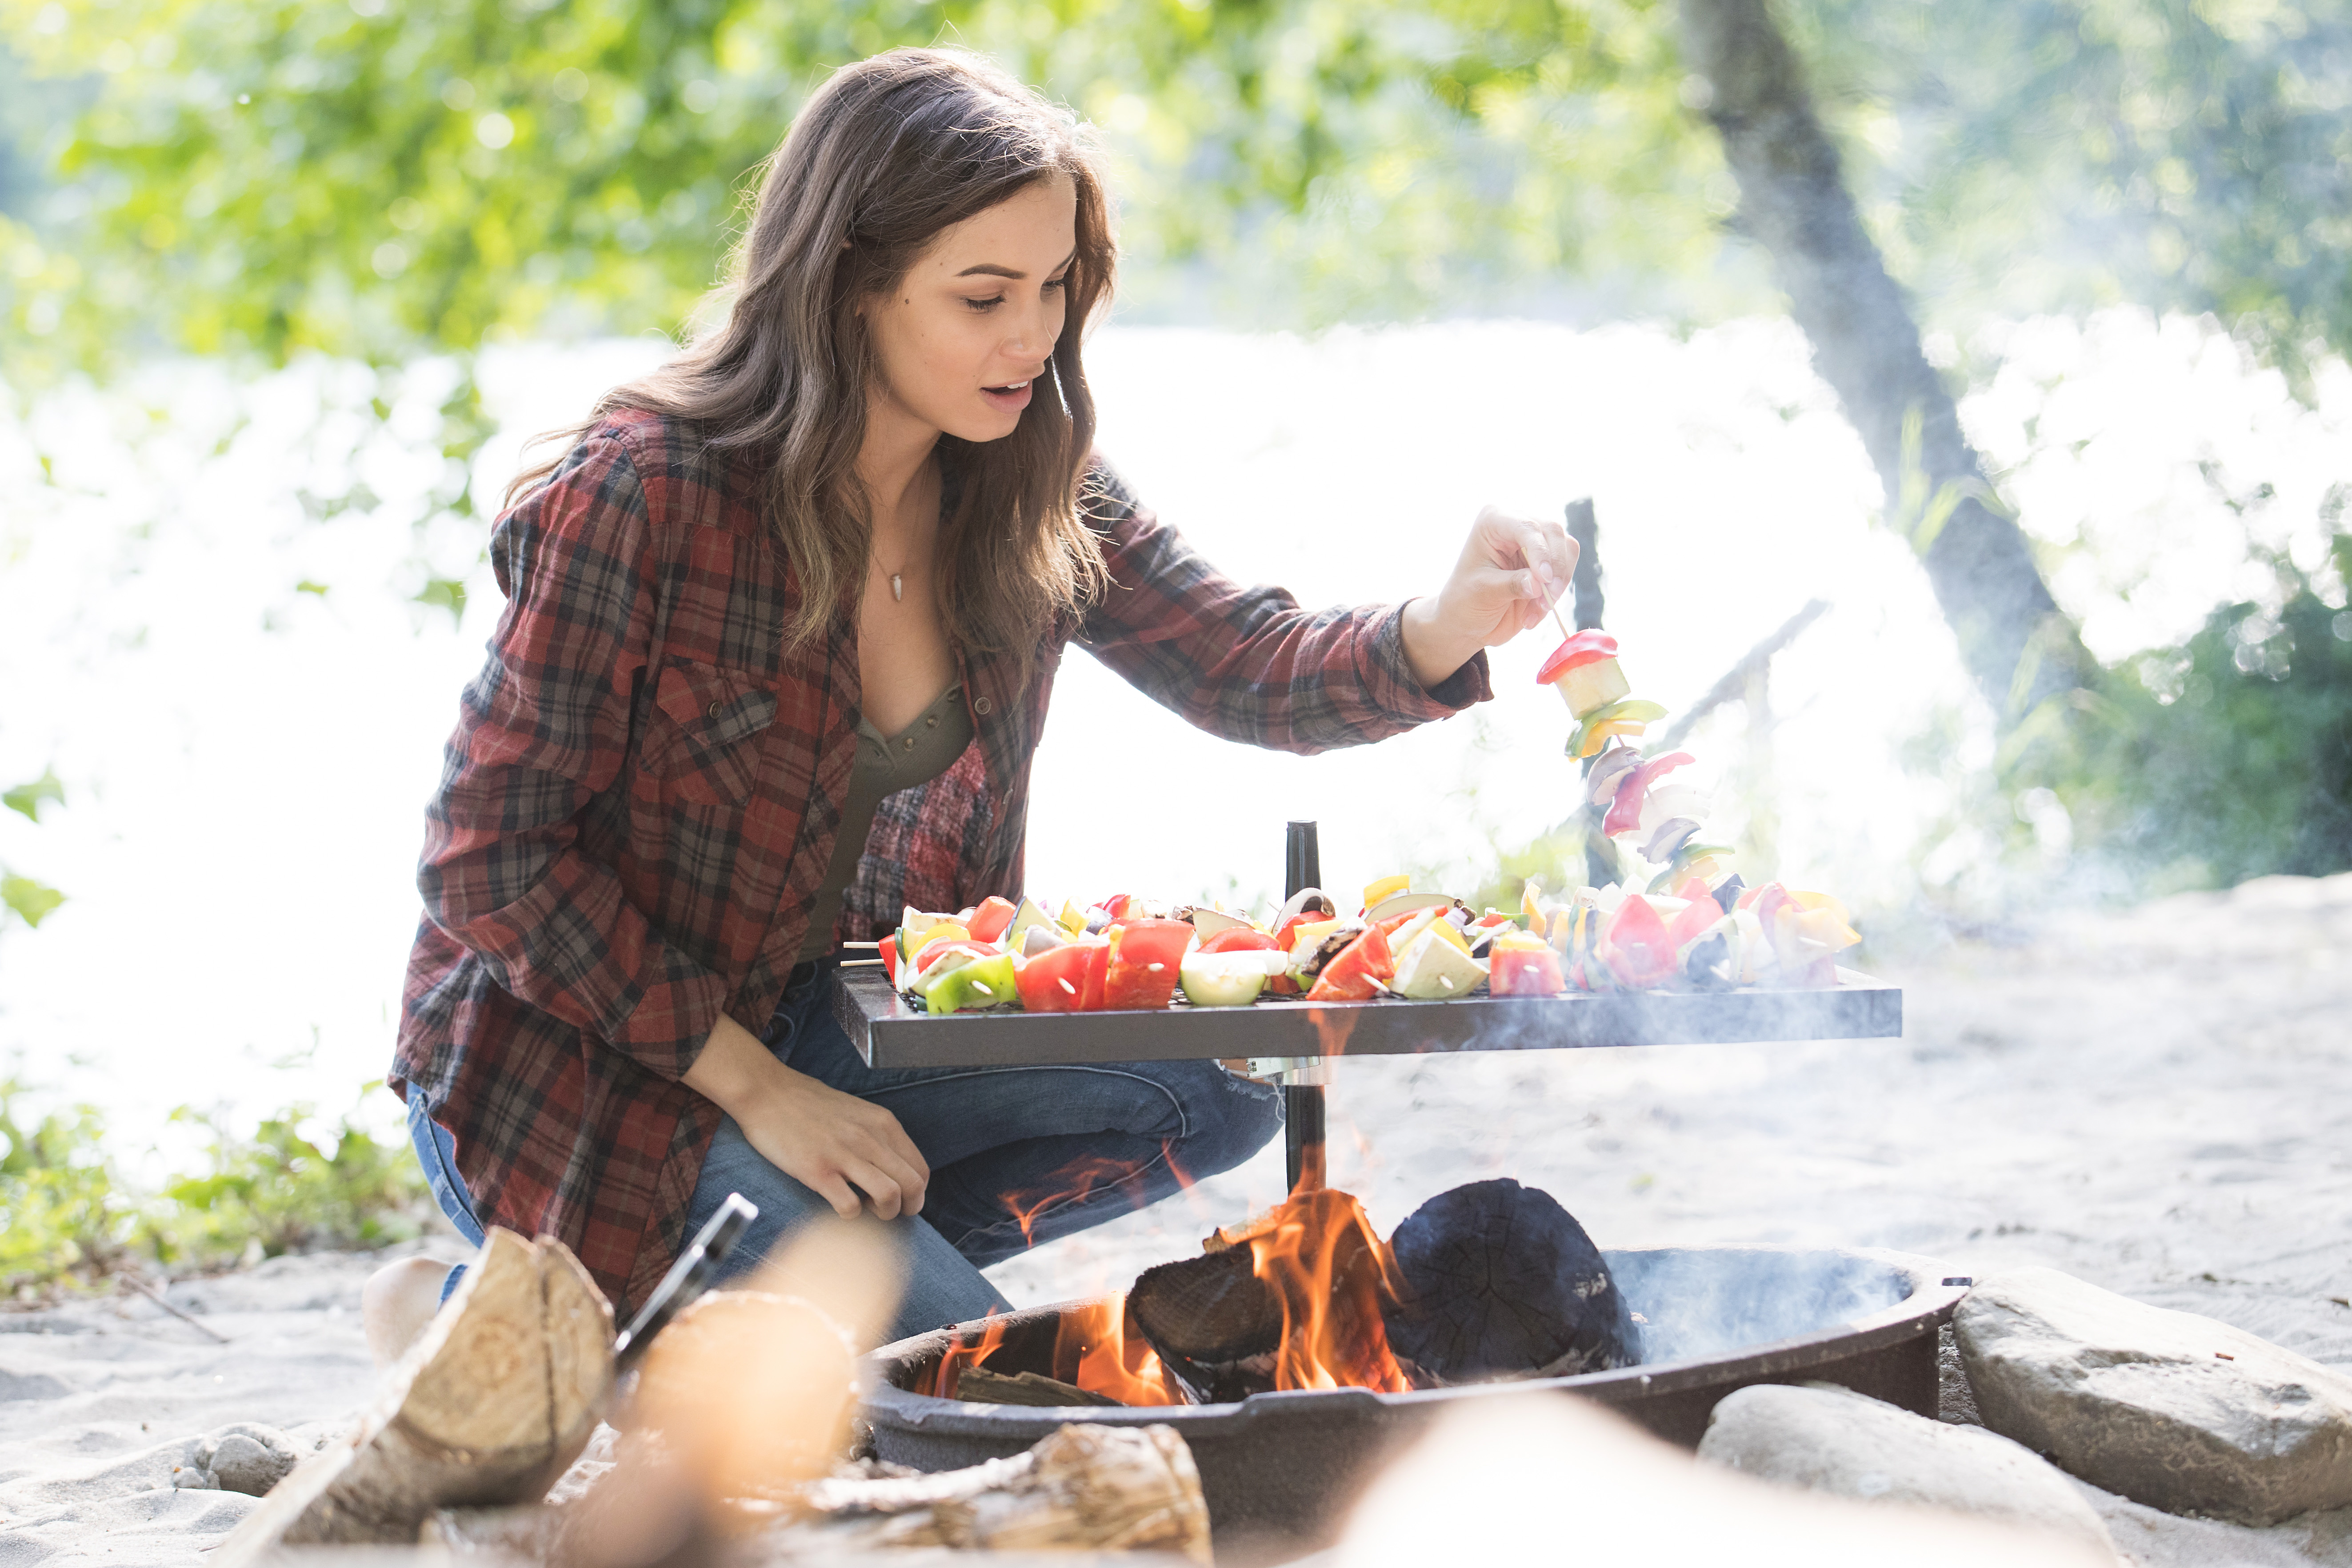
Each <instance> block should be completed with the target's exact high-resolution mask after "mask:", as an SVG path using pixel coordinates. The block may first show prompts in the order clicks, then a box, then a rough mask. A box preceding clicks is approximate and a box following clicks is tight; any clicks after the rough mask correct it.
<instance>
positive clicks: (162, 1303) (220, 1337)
mask: <svg viewBox="0 0 2352 1568" xmlns="http://www.w3.org/2000/svg"><path fill="white" fill-rule="evenodd" d="M115 1278H116V1279H119V1280H121V1282H122V1283H123V1284H125V1285H128V1286H130V1287H131V1289H133V1290H136V1291H138V1292H139V1293H140V1294H141V1295H142V1296H144V1297H146V1298H147V1299H148V1300H150V1301H152V1302H154V1303H155V1305H157V1306H159V1307H161V1308H163V1310H165V1311H167V1312H169V1313H171V1314H172V1316H173V1317H175V1318H177V1319H179V1320H180V1321H182V1322H184V1323H185V1324H187V1325H188V1327H190V1328H192V1329H194V1330H195V1331H196V1332H198V1333H200V1334H202V1335H204V1336H205V1338H206V1339H208V1340H210V1341H212V1342H213V1343H215V1344H216V1345H225V1344H226V1343H228V1336H227V1335H226V1334H224V1333H221V1332H220V1331H217V1330H215V1329H213V1328H212V1327H210V1326H209V1325H207V1324H205V1323H200V1322H198V1321H196V1320H195V1319H194V1318H193V1317H190V1316H189V1315H188V1314H187V1313H185V1312H184V1311H182V1310H180V1309H179V1308H177V1307H174V1306H173V1305H172V1303H171V1302H169V1301H166V1300H163V1294H162V1292H160V1291H158V1290H156V1289H153V1288H152V1287H151V1286H149V1285H148V1284H147V1283H146V1281H144V1280H142V1279H132V1278H131V1276H130V1275H128V1274H118V1275H116V1276H115Z"/></svg>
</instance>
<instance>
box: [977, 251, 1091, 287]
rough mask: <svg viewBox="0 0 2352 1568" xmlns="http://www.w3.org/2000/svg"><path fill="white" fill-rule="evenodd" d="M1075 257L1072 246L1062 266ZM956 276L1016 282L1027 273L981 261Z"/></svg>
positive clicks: (1059, 268)
mask: <svg viewBox="0 0 2352 1568" xmlns="http://www.w3.org/2000/svg"><path fill="white" fill-rule="evenodd" d="M1077 258H1078V253H1077V251H1076V248H1075V247H1074V248H1073V249H1072V250H1071V251H1070V254H1069V255H1067V256H1065V257H1064V258H1062V267H1067V266H1068V265H1069V264H1070V263H1071V262H1073V261H1076V259H1077ZM1062 267H1056V268H1054V270H1055V271H1056V272H1059V271H1060V270H1061V269H1062ZM956 276H957V277H959V278H1010V279H1013V281H1014V282H1015V283H1018V282H1020V281H1021V279H1024V278H1026V277H1028V276H1029V274H1027V273H1026V272H1024V271H1022V270H1021V269H1020V268H1014V267H1000V266H998V265H997V264H996V263H995V262H993V261H983V262H981V263H980V264H979V265H978V266H976V267H967V268H964V269H963V270H962V271H961V272H959V273H957V274H956Z"/></svg>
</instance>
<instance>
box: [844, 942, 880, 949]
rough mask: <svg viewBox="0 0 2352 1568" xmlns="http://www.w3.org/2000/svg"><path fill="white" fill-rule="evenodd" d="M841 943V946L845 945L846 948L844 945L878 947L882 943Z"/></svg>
mask: <svg viewBox="0 0 2352 1568" xmlns="http://www.w3.org/2000/svg"><path fill="white" fill-rule="evenodd" d="M841 945H842V946H843V947H845V948H846V947H873V948H878V947H880V946H881V945H882V944H881V943H880V942H843V943H842V944H841Z"/></svg>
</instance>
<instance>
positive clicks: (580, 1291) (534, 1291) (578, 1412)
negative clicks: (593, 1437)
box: [214, 1229, 613, 1568]
mask: <svg viewBox="0 0 2352 1568" xmlns="http://www.w3.org/2000/svg"><path fill="white" fill-rule="evenodd" d="M612 1384H613V1310H612V1308H611V1307H610V1306H609V1305H608V1304H606V1302H605V1300H604V1295H603V1294H602V1293H601V1292H600V1291H598V1289H596V1286H595V1284H594V1282H593V1281H592V1280H591V1279H589V1278H588V1272H587V1270H586V1269H584V1268H582V1267H581V1266H580V1261H579V1259H577V1258H574V1257H572V1253H571V1252H570V1250H569V1249H568V1248H566V1247H564V1246H563V1244H562V1242H559V1241H555V1240H552V1239H548V1240H542V1241H540V1242H537V1243H532V1242H529V1241H525V1240H524V1239H523V1238H522V1237H520V1236H517V1235H515V1234H514V1232H512V1231H509V1230H498V1229H493V1230H492V1231H491V1232H490V1233H489V1236H488V1239H486V1240H485V1241H484V1242H483V1243H482V1249H481V1251H480V1252H479V1253H478V1255H476V1257H475V1258H474V1261H473V1264H472V1266H471V1267H470V1268H467V1272H466V1278H465V1279H464V1280H463V1281H462V1282H460V1283H459V1285H458V1287H457V1291H456V1293H455V1294H453V1295H452V1296H451V1297H450V1298H449V1300H448V1301H447V1302H446V1303H444V1305H443V1306H442V1309H441V1311H440V1314H439V1315H438V1316H436V1318H435V1319H434V1320H433V1321H432V1323H431V1324H430V1325H428V1326H427V1327H426V1329H425V1332H424V1333H423V1334H422V1335H421V1336H419V1337H418V1339H417V1342H416V1343H415V1345H413V1346H411V1347H410V1348H409V1350H408V1352H407V1353H406V1354H405V1355H404V1356H403V1357H402V1358H401V1360H400V1361H399V1362H398V1363H395V1364H394V1366H393V1367H392V1368H391V1369H390V1370H389V1371H388V1372H386V1373H385V1374H384V1381H383V1384H382V1386H381V1387H380V1388H379V1390H378V1392H377V1394H376V1397H375V1400H374V1403H373V1405H370V1407H369V1408H368V1410H367V1412H366V1413H365V1415H363V1416H362V1419H361V1421H360V1424H359V1426H358V1427H357V1429H356V1430H355V1431H354V1432H353V1433H352V1436H350V1437H349V1438H347V1439H345V1440H344V1441H343V1442H341V1443H338V1444H336V1445H335V1446H334V1447H331V1448H329V1449H327V1450H326V1451H325V1452H323V1453H320V1454H319V1455H318V1456H317V1457H315V1458H311V1459H310V1460H307V1461H305V1462H304V1463H303V1464H302V1465H300V1466H299V1467H298V1468H296V1469H295V1470H294V1471H293V1473H291V1474H290V1475H289V1476H288V1477H287V1478H286V1479H284V1480H282V1481H280V1482H278V1485H277V1486H276V1487H274V1488H272V1489H271V1490H270V1493H269V1495H268V1498H267V1499H265V1500H263V1502H262V1505H261V1506H260V1507H259V1508H258V1509H257V1510H254V1511H253V1512H252V1513H250V1514H248V1515H247V1516H246V1519H245V1521H244V1522H243V1523H241V1524H239V1525H238V1526H237V1528H236V1531H235V1532H234V1533H232V1534H231V1535H230V1537H229V1539H228V1540H227V1541H226V1542H225V1543H224V1544H223V1547H222V1550H221V1552H220V1555H219V1556H218V1557H216V1558H215V1559H214V1561H215V1563H218V1564H220V1565H222V1568H234V1565H240V1564H247V1563H258V1562H261V1561H264V1560H266V1559H268V1558H269V1557H271V1556H272V1555H273V1554H274V1553H275V1552H276V1551H277V1549H278V1547H280V1546H287V1545H307V1544H331V1543H346V1542H399V1543H402V1544H409V1543H413V1542H415V1540H416V1532H417V1527H418V1525H419V1524H420V1523H422V1522H423V1521H424V1520H425V1517H426V1516H427V1515H428V1514H430V1513H431V1512H432V1511H433V1510H435V1509H436V1508H440V1507H443V1506H446V1505H449V1504H460V1503H501V1502H514V1501H518V1500H523V1499H528V1498H535V1497H538V1496H540V1495H541V1494H543V1493H544V1492H545V1491H546V1490H547V1488H548V1485H549V1483H550V1482H551V1481H552V1480H553V1479H555V1478H556V1476H558V1475H560V1474H561V1473H562V1471H563V1469H564V1468H565V1467H566V1466H568V1465H570V1464H571V1463H572V1459H573V1458H576V1457H577V1456H578V1455H579V1453H580V1450H581V1449H582V1447H584V1446H585V1445H586V1443H587V1441H588V1435H589V1433H590V1432H591V1431H592V1430H593V1428H594V1426H595V1424H596V1418H597V1415H598V1413H599V1411H600V1410H601V1408H602V1407H603V1405H604V1398H605V1395H606V1394H608V1393H609V1392H610V1390H611V1388H612Z"/></svg>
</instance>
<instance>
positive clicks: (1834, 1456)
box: [1698, 1383, 2115, 1556]
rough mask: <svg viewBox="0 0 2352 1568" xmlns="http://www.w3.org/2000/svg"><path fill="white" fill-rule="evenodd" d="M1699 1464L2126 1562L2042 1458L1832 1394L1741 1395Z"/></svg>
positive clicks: (1995, 1437) (1866, 1400)
mask: <svg viewBox="0 0 2352 1568" xmlns="http://www.w3.org/2000/svg"><path fill="white" fill-rule="evenodd" d="M1698 1457H1699V1458H1702V1459H1705V1460H1707V1461H1708V1462H1710V1463H1713V1464H1717V1465H1721V1466H1724V1467H1725V1468H1728V1469H1734V1470H1738V1471H1741V1472H1743V1473H1744V1474H1747V1475H1750V1476H1754V1477H1757V1478H1758V1479H1761V1480H1768V1481H1778V1482H1781V1483H1783V1484H1786V1485H1790V1486H1797V1487H1802V1488H1804V1489H1807V1490H1809V1491H1818V1492H1829V1493H1832V1494H1834V1495H1836V1496H1839V1497H1849V1498H1855V1499H1859V1500H1864V1501H1869V1502H1890V1503H1915V1504H1920V1505H1924V1506H1926V1507H1928V1508H1940V1509H1949V1510H1953V1511H1955V1512H1958V1513H1973V1514H1980V1515H1983V1516H1985V1517H1986V1518H1989V1519H1993V1520H1998V1521H2000V1522H2002V1523H2005V1524H2015V1525H2021V1526H2023V1527H2025V1528H2027V1529H2032V1530H2043V1531H2053V1532H2055V1533H2057V1534H2060V1535H2063V1536H2067V1537H2070V1538H2071V1539H2073V1540H2075V1541H2079V1542H2082V1543H2083V1544H2084V1545H2085V1546H2089V1547H2093V1548H2095V1549H2096V1550H2097V1551H2099V1552H2103V1553H2105V1554H2107V1555H2110V1556H2112V1555H2113V1554H2114V1552H2115V1546H2114V1543H2113V1542H2110V1541H2109V1539H2108V1537H2107V1527H2106V1526H2105V1524H2104V1523H2102V1522H2101V1521H2100V1520H2099V1516H2098V1514H2097V1513H2096V1512H2095V1511H2094V1510H2093V1509H2092V1507H2091V1505H2090V1504H2089V1503H2088V1502H2087V1501H2085V1500H2084V1497H2083V1494H2082V1491H2081V1490H2080V1489H2078V1488H2077V1487H2076V1486H2075V1485H2074V1482H2073V1481H2070V1480H2068V1479H2066V1477H2065V1476H2064V1475H2063V1473H2062V1472H2060V1471H2059V1470H2058V1469H2057V1468H2055V1467H2054V1466H2053V1465H2051V1464H2050V1463H2049V1462H2048V1461H2047V1460H2045V1459H2043V1458H2041V1457H2040V1456H2039V1455H2037V1454H2035V1453H2033V1452H2032V1450H2031V1449H2028V1448H2026V1447H2022V1446H2021V1445H2020V1444H2017V1443H2013V1442H2011V1441H2010V1440H2009V1439H2008V1438H2006V1437H2003V1436H2000V1435H1999V1434H1997V1433H1993V1432H1988V1431H1986V1430H1985V1429H1984V1428H1982V1427H1981V1426H1951V1425H1948V1424H1947V1423H1944V1422H1941V1421H1930V1420H1928V1419H1927V1417H1925V1416H1922V1415H1913V1414H1911V1412H1909V1411H1907V1410H1902V1409H1898V1408H1896V1407H1895V1405H1888V1404H1886V1403H1885V1402H1884V1401H1881V1400H1876V1399H1872V1398H1870V1397H1868V1396H1867V1395H1864V1394H1855V1393H1853V1391H1851V1390H1849V1389H1844V1388H1838V1387H1835V1386H1833V1385H1832V1384H1821V1383H1817V1384H1809V1385H1808V1386H1806V1387H1803V1388H1787V1387H1780V1386H1777V1385H1769V1384H1759V1385H1758V1386H1756V1387H1752V1388H1743V1389H1739V1390H1738V1391H1737V1392H1736V1393H1733V1394H1730V1395H1728V1396H1727V1397H1726V1398H1725V1399H1724V1401H1723V1402H1722V1403H1721V1404H1719V1405H1717V1406H1716V1407H1715V1414H1714V1415H1713V1416H1712V1417H1711V1418H1710V1419H1709V1420H1708V1422H1707V1426H1706V1436H1705V1437H1704V1438H1702V1439H1701V1440H1700V1442H1699V1446H1698Z"/></svg>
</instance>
